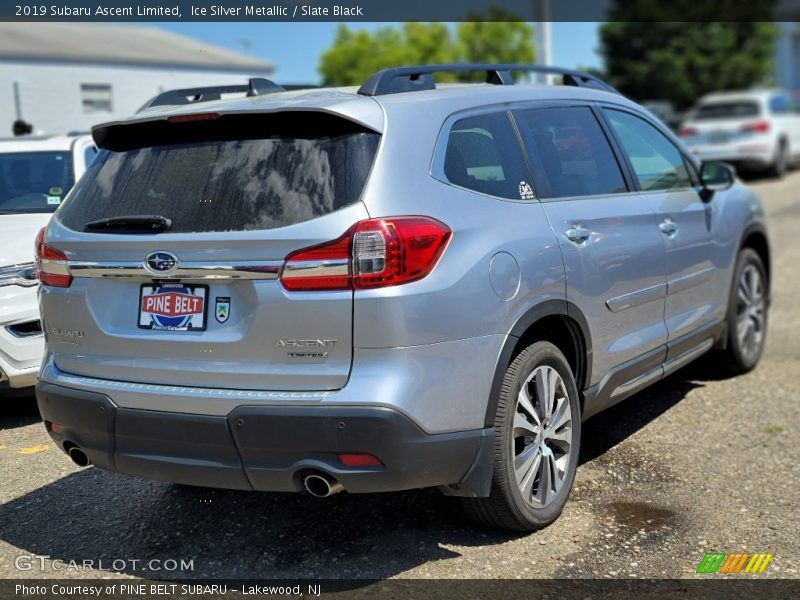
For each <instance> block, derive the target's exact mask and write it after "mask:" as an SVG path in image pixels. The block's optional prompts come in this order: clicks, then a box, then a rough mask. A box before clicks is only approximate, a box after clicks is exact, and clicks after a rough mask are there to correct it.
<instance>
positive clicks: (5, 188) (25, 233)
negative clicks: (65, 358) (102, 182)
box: [0, 135, 96, 390]
mask: <svg viewBox="0 0 800 600" xmlns="http://www.w3.org/2000/svg"><path fill="white" fill-rule="evenodd" d="M94 154H96V148H95V145H94V142H93V141H92V138H91V137H90V136H88V135H87V136H82V137H70V136H53V137H25V138H13V139H8V140H0V237H2V240H3V242H2V244H0V390H2V388H4V387H5V388H7V387H12V388H19V387H27V386H32V385H34V384H35V383H36V375H37V373H38V371H39V364H40V361H41V359H42V355H43V354H44V337H43V335H42V329H41V325H40V322H39V306H38V302H37V299H36V285H37V284H38V281H37V279H36V271H35V269H34V262H33V261H34V239H35V238H36V233H37V232H38V231H39V230H40V229H41V228H42V227H43V226H44V225H45V224H47V221H48V220H49V219H50V215H51V214H52V213H53V212H54V211H55V210H56V209H57V208H58V207H59V205H60V204H61V202H62V201H63V199H64V198H65V197H66V195H67V193H68V192H69V190H70V189H71V188H72V186H73V185H74V183H75V180H76V179H77V178H78V177H80V176H81V174H82V173H83V171H84V170H85V168H86V163H87V161H90V160H91V159H92V158H93V157H94Z"/></svg>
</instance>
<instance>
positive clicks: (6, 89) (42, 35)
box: [0, 23, 275, 137]
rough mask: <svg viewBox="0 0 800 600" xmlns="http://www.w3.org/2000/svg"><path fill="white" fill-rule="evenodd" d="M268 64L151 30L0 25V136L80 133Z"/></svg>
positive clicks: (241, 78)
mask: <svg viewBox="0 0 800 600" xmlns="http://www.w3.org/2000/svg"><path fill="white" fill-rule="evenodd" d="M274 69H275V67H274V65H272V64H270V63H267V62H263V61H260V60H257V59H255V58H253V57H250V56H247V55H244V54H239V53H236V52H231V51H229V50H225V49H222V48H219V47H215V46H210V45H208V44H204V43H201V42H199V41H196V40H193V39H190V38H187V37H183V36H180V35H176V34H173V33H170V32H168V31H165V30H162V29H158V28H157V27H152V26H138V25H137V26H122V25H106V24H89V23H0V137H7V136H10V135H11V125H12V123H13V122H14V121H15V120H16V119H24V120H25V121H27V122H29V123H32V124H33V126H34V129H35V131H37V132H39V131H41V132H44V133H65V132H68V131H85V130H88V129H89V128H90V127H91V126H92V125H94V124H97V123H101V122H103V121H112V120H116V119H121V118H124V117H127V116H129V115H130V114H132V113H134V112H136V110H138V109H139V108H140V107H141V106H142V105H143V104H144V103H145V102H146V101H147V100H149V99H150V98H152V97H153V96H155V95H156V94H158V93H159V92H162V91H164V90H168V89H176V88H187V87H197V86H203V85H221V84H229V83H246V81H247V78H248V77H270V76H271V75H272V73H273V71H274Z"/></svg>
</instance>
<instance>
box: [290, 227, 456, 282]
mask: <svg viewBox="0 0 800 600" xmlns="http://www.w3.org/2000/svg"><path fill="white" fill-rule="evenodd" d="M450 235H451V231H450V228H449V227H447V225H445V224H444V223H441V222H439V221H437V220H436V219H432V218H430V217H392V218H388V219H369V220H367V221H360V222H358V223H356V224H355V225H354V226H353V227H351V228H350V229H349V230H348V231H347V232H346V233H345V234H344V235H342V236H341V237H339V238H337V239H335V240H333V241H331V242H326V243H324V244H319V245H317V246H312V247H310V248H304V249H302V250H297V251H295V252H292V253H291V254H289V256H287V257H286V262H285V264H284V266H283V270H282V271H281V283H282V284H283V287H285V288H286V289H287V290H290V291H313V290H346V289H355V290H363V289H370V288H379V287H387V286H392V285H400V284H403V283H409V282H410V281H416V280H418V279H422V278H423V277H425V276H426V275H428V273H430V272H431V270H432V269H433V267H434V266H435V265H436V262H437V261H438V259H439V257H440V256H441V254H442V251H443V250H444V247H445V245H446V244H447V241H448V240H449V239H450Z"/></svg>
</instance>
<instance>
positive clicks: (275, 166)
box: [59, 117, 380, 232]
mask: <svg viewBox="0 0 800 600" xmlns="http://www.w3.org/2000/svg"><path fill="white" fill-rule="evenodd" d="M274 119H275V117H269V118H266V119H265V120H258V119H251V120H250V123H249V126H248V127H247V129H246V130H243V129H242V127H241V123H240V122H234V121H232V122H231V123H230V125H231V126H230V127H229V128H226V127H224V125H223V126H220V123H219V121H222V120H223V119H218V120H217V122H216V123H215V124H214V125H213V127H207V126H205V125H204V124H203V123H181V124H179V125H177V124H176V125H177V126H176V127H175V128H174V133H175V135H168V133H169V128H168V126H167V125H164V124H163V122H162V123H161V124H159V125H158V127H159V129H158V131H157V132H156V134H154V136H153V137H154V139H155V140H156V141H158V142H164V141H166V140H174V139H175V138H178V139H180V137H182V134H184V133H186V132H187V131H189V132H190V135H188V136H183V137H188V138H190V139H191V141H190V142H187V143H170V144H159V145H153V146H144V147H136V148H126V147H125V145H124V144H122V147H123V148H124V149H123V150H117V151H112V150H106V151H103V152H101V153H100V155H99V156H98V157H97V159H96V160H95V162H94V163H93V164H92V165H91V167H89V169H88V171H87V172H86V175H85V176H84V177H83V178H81V181H80V183H79V184H78V186H77V187H76V189H75V193H74V194H73V195H72V196H71V197H70V199H69V201H68V202H66V203H65V204H64V206H63V208H62V209H61V210H60V211H59V218H60V219H61V221H62V223H63V224H64V225H66V226H67V227H69V228H70V229H73V230H79V231H80V230H83V229H84V228H85V226H86V224H87V223H89V222H91V221H96V220H99V219H106V218H110V217H121V216H126V215H159V216H162V217H166V218H168V219H170V220H171V221H172V227H171V228H170V229H169V231H171V232H207V231H245V230H253V229H272V228H275V227H283V226H286V225H293V224H295V223H301V222H303V221H307V220H310V219H313V218H315V217H319V216H322V215H325V214H328V213H330V212H333V211H335V210H338V209H340V208H342V207H344V206H347V205H349V204H353V203H354V202H357V201H358V199H359V197H360V195H361V192H362V189H363V187H364V184H365V182H366V180H367V176H368V174H369V171H370V168H371V166H372V162H373V160H374V158H375V153H376V151H377V148H378V142H379V141H380V136H379V135H378V134H376V133H373V132H369V131H365V130H363V129H362V128H360V127H359V126H357V125H355V124H350V123H349V122H348V123H347V125H344V126H343V125H342V124H341V121H343V120H342V119H338V118H337V119H336V120H337V121H339V122H340V123H338V124H337V126H336V127H334V128H327V129H328V130H327V131H325V129H326V128H325V127H324V121H325V119H322V120H321V121H319V124H320V125H321V127H319V128H316V127H315V128H314V131H313V132H310V131H308V127H307V126H306V127H304V130H303V131H300V130H298V131H297V132H295V133H292V132H291V131H290V129H288V128H287V121H290V120H291V118H290V117H286V118H284V122H283V124H282V125H281V127H275V129H276V133H274V134H273V135H270V134H269V133H268V132H269V129H270V125H274V124H275V120H274ZM329 119H330V117H329ZM240 120H241V119H240ZM204 127H206V128H207V132H206V133H208V135H207V136H204V135H203V129H204ZM165 128H167V129H165ZM320 129H323V131H320ZM149 131H150V133H153V132H154V131H155V130H149ZM165 131H166V132H167V133H165ZM147 134H148V130H147V129H146V128H145V129H144V130H141V131H139V132H135V134H134V135H132V136H131V137H132V138H133V139H138V138H139V137H140V136H142V135H144V136H146V135H147ZM120 135H121V134H120ZM255 136H260V137H255ZM203 137H208V138H212V139H205V140H204V139H203ZM111 143H112V145H114V147H120V144H121V142H120V141H119V135H117V137H115V138H113V140H111Z"/></svg>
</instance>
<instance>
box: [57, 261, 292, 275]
mask: <svg viewBox="0 0 800 600" xmlns="http://www.w3.org/2000/svg"><path fill="white" fill-rule="evenodd" d="M282 265H283V261H277V260H273V261H241V262H237V263H231V264H227V265H226V264H220V263H217V262H183V263H181V264H180V265H179V266H178V267H177V268H176V269H173V270H172V271H170V272H169V273H168V274H166V273H165V274H164V275H163V279H277V278H278V274H279V273H280V270H281V266H282ZM69 272H70V273H71V274H72V276H73V277H138V278H142V279H154V278H156V279H157V278H158V276H157V275H153V274H152V273H150V272H149V271H147V270H146V269H145V267H144V263H142V262H90V261H71V262H70V263H69Z"/></svg>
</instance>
